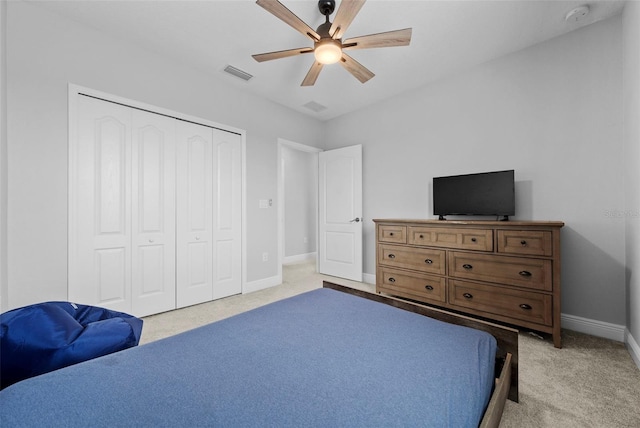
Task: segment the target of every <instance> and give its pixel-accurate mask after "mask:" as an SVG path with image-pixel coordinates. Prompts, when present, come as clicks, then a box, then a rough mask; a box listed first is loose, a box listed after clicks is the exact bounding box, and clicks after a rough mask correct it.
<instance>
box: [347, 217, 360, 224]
mask: <svg viewBox="0 0 640 428" xmlns="http://www.w3.org/2000/svg"><path fill="white" fill-rule="evenodd" d="M353 222H356V223H360V217H356V218H354V219H353V220H349V223H353Z"/></svg>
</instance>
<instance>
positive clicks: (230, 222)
mask: <svg viewBox="0 0 640 428" xmlns="http://www.w3.org/2000/svg"><path fill="white" fill-rule="evenodd" d="M212 138H213V147H214V172H215V179H214V184H215V193H214V205H215V207H214V209H215V218H214V231H213V232H214V240H215V247H214V248H215V272H214V275H215V276H214V285H213V298H214V299H218V298H221V297H226V296H230V295H233V294H238V293H241V292H242V267H241V260H242V254H241V236H242V235H241V226H242V225H241V218H242V202H241V194H242V188H241V180H242V159H241V153H242V140H241V136H240V135H237V134H233V133H230V132H225V131H221V130H218V129H213V130H212Z"/></svg>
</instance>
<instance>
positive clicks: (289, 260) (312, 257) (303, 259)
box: [282, 253, 318, 265]
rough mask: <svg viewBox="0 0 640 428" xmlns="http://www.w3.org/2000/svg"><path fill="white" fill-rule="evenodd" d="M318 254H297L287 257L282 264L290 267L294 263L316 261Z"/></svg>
mask: <svg viewBox="0 0 640 428" xmlns="http://www.w3.org/2000/svg"><path fill="white" fill-rule="evenodd" d="M317 254H318V253H306V254H297V255H295V256H287V257H284V260H282V264H285V265H289V264H292V263H299V262H306V261H308V260H315V259H316V256H317Z"/></svg>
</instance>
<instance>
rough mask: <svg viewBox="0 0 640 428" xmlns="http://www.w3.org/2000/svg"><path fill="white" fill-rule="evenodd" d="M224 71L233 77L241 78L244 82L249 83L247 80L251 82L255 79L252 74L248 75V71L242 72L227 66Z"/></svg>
mask: <svg viewBox="0 0 640 428" xmlns="http://www.w3.org/2000/svg"><path fill="white" fill-rule="evenodd" d="M224 71H225V73H229V74H231V75H232V76H236V77H239V78H241V79H242V80H245V81H247V80H249V79H251V78H252V77H253V76H252V75H251V74H249V73H247V72H246V71H242V70H240V69H239V68H235V67H234V66H232V65H227V66H226V67H225V68H224Z"/></svg>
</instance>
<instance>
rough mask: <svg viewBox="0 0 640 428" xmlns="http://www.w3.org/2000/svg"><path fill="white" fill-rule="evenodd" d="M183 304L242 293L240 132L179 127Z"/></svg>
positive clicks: (182, 124) (179, 247)
mask: <svg viewBox="0 0 640 428" xmlns="http://www.w3.org/2000/svg"><path fill="white" fill-rule="evenodd" d="M177 136H178V147H177V171H178V174H177V187H178V191H177V195H178V200H177V229H178V234H177V264H178V266H179V267H180V268H179V269H178V276H177V300H176V302H177V307H178V308H181V307H184V306H189V305H193V304H195V303H200V302H206V301H208V300H213V299H218V298H221V297H225V296H230V295H232V294H237V293H240V292H241V288H242V282H241V264H240V260H241V246H240V243H241V218H242V217H241V208H242V205H241V191H242V189H241V178H242V177H241V169H240V168H239V167H238V166H239V165H240V164H241V151H240V147H241V145H240V144H239V143H240V136H239V135H237V134H233V133H229V132H225V131H221V130H218V129H212V128H209V127H206V126H201V125H197V124H193V123H189V122H180V123H179V124H178V128H177Z"/></svg>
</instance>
